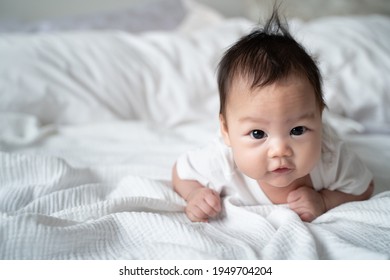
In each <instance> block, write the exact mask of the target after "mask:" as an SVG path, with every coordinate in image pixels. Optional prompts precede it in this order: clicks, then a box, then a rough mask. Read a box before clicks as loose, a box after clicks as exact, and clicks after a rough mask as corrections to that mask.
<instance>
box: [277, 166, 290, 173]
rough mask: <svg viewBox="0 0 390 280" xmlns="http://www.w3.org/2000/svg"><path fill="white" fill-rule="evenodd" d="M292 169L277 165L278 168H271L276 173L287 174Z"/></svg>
mask: <svg viewBox="0 0 390 280" xmlns="http://www.w3.org/2000/svg"><path fill="white" fill-rule="evenodd" d="M291 170H292V169H291V168H288V167H279V168H276V169H274V170H272V173H276V174H287V173H289V172H290V171H291Z"/></svg>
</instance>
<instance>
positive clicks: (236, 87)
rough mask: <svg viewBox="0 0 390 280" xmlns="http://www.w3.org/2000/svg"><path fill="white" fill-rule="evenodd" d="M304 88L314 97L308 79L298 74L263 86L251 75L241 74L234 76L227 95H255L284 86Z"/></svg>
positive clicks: (292, 74) (313, 90)
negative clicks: (236, 93) (244, 93)
mask: <svg viewBox="0 0 390 280" xmlns="http://www.w3.org/2000/svg"><path fill="white" fill-rule="evenodd" d="M292 84H293V85H294V84H295V85H297V86H302V85H303V86H305V87H306V88H307V89H310V91H312V92H313V95H315V89H314V86H313V85H312V84H311V83H310V81H309V79H308V77H306V76H305V75H303V74H300V73H291V74H289V75H287V76H284V77H280V78H278V79H275V80H274V81H269V82H267V83H265V84H263V82H262V81H256V80H255V77H254V76H253V75H243V74H241V73H239V74H237V75H235V76H234V77H233V78H232V79H231V82H230V85H229V91H228V94H231V93H235V92H247V93H256V92H258V91H259V90H261V89H262V88H266V87H277V86H286V85H292Z"/></svg>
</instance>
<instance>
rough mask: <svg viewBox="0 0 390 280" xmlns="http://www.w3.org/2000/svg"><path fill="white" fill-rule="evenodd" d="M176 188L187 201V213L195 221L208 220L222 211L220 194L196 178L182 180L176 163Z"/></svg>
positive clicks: (174, 182)
mask: <svg viewBox="0 0 390 280" xmlns="http://www.w3.org/2000/svg"><path fill="white" fill-rule="evenodd" d="M172 183H173V188H174V190H175V191H176V192H177V193H178V194H179V195H180V196H181V197H182V198H184V199H185V201H186V202H187V206H186V210H185V211H186V215H187V217H188V218H189V219H190V220H191V221H193V222H207V221H208V218H210V217H215V216H216V215H217V214H218V213H219V212H220V211H221V200H220V197H219V194H218V193H217V192H216V191H214V190H212V189H209V188H206V187H204V186H202V185H201V184H200V183H199V182H197V181H194V180H182V179H180V178H179V176H178V175H177V170H176V165H174V167H173V171H172Z"/></svg>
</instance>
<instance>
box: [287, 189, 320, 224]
mask: <svg viewBox="0 0 390 280" xmlns="http://www.w3.org/2000/svg"><path fill="white" fill-rule="evenodd" d="M287 203H288V206H289V207H290V209H292V210H293V211H295V212H296V213H297V214H298V215H299V217H300V218H301V220H302V221H304V222H311V221H313V220H314V219H315V218H317V217H318V216H320V215H322V214H323V213H325V212H326V206H325V202H324V199H323V197H322V194H321V193H319V192H317V191H315V190H314V189H313V188H311V187H307V186H302V187H300V188H298V189H296V190H294V191H292V192H290V193H289V194H288V196H287Z"/></svg>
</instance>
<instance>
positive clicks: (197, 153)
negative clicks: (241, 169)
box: [176, 139, 234, 192]
mask: <svg viewBox="0 0 390 280" xmlns="http://www.w3.org/2000/svg"><path fill="white" fill-rule="evenodd" d="M176 170H177V175H178V176H179V178H180V179H182V180H195V181H198V182H199V183H200V184H201V185H203V186H205V187H208V188H212V189H215V190H216V191H218V192H220V190H221V189H222V187H223V186H224V185H225V184H226V182H228V181H230V180H231V176H232V174H233V170H234V161H233V156H232V153H231V151H230V149H229V148H228V147H227V146H226V145H225V144H224V143H222V142H221V139H216V140H215V141H213V142H212V143H211V144H210V145H208V146H205V147H202V148H198V149H194V150H191V151H188V152H187V153H185V154H183V155H181V156H180V157H179V158H178V160H177V161H176Z"/></svg>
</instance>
